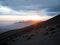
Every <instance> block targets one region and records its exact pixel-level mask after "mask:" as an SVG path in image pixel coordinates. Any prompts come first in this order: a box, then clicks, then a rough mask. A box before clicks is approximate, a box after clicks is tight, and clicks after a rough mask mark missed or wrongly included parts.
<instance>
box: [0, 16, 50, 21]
mask: <svg viewBox="0 0 60 45" xmlns="http://www.w3.org/2000/svg"><path fill="white" fill-rule="evenodd" d="M49 18H50V17H48V16H39V15H28V16H9V15H5V16H0V20H7V21H8V20H20V21H28V20H34V21H35V20H41V21H44V20H47V19H49Z"/></svg>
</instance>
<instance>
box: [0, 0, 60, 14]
mask: <svg viewBox="0 0 60 45" xmlns="http://www.w3.org/2000/svg"><path fill="white" fill-rule="evenodd" d="M36 12H38V13H40V14H41V13H42V14H43V13H44V14H45V15H55V14H58V13H60V0H0V15H6V14H7V15H13V14H14V15H15V14H16V15H17V14H18V15H24V14H25V15H26V14H27V15H28V13H31V14H32V13H33V14H34V13H36Z"/></svg>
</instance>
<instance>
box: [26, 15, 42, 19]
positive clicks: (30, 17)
mask: <svg viewBox="0 0 60 45" xmlns="http://www.w3.org/2000/svg"><path fill="white" fill-rule="evenodd" d="M27 19H29V20H40V19H41V17H40V16H37V15H35V16H27Z"/></svg>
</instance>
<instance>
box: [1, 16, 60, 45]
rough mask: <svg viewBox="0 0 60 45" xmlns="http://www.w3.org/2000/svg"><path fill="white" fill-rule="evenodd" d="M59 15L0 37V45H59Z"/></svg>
mask: <svg viewBox="0 0 60 45" xmlns="http://www.w3.org/2000/svg"><path fill="white" fill-rule="evenodd" d="M59 19H60V15H57V16H55V17H53V18H51V19H49V20H47V21H44V22H41V23H40V22H39V23H37V24H34V25H31V26H28V27H25V28H22V29H15V30H12V31H8V32H6V33H3V34H1V35H0V44H1V45H60V20H59Z"/></svg>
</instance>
